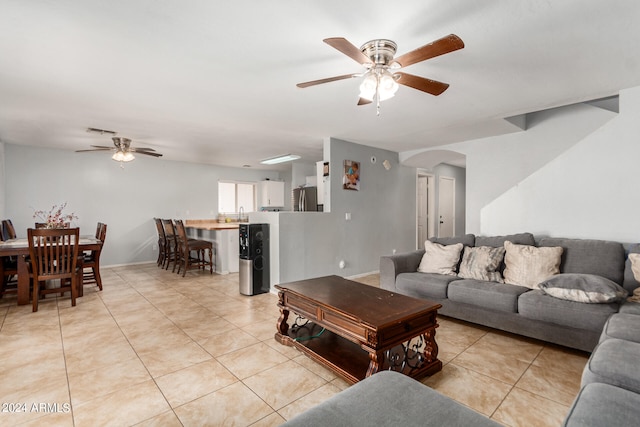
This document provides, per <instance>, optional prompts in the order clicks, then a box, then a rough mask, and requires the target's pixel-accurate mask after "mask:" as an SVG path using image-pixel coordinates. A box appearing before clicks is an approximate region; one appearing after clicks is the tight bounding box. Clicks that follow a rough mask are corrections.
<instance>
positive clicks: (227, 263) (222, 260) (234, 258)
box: [184, 219, 240, 274]
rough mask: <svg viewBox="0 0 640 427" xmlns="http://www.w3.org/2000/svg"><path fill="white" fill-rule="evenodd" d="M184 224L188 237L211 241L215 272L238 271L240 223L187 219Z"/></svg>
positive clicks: (227, 272)
mask: <svg viewBox="0 0 640 427" xmlns="http://www.w3.org/2000/svg"><path fill="white" fill-rule="evenodd" d="M184 225H185V228H186V229H187V235H188V236H189V237H192V238H194V239H202V240H207V241H209V242H211V243H213V256H214V263H215V271H216V273H218V274H229V273H237V272H238V269H239V263H238V257H239V251H238V249H239V243H238V229H239V228H240V223H238V222H218V221H217V220H215V219H188V220H186V221H185V224H184Z"/></svg>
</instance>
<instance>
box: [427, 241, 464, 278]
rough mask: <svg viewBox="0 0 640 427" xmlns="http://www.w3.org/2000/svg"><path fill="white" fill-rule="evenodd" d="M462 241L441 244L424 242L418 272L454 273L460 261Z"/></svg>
mask: <svg viewBox="0 0 640 427" xmlns="http://www.w3.org/2000/svg"><path fill="white" fill-rule="evenodd" d="M462 247H463V246H462V243H456V244H453V245H441V244H439V243H433V242H431V241H429V240H427V241H425V242H424V255H423V256H422V260H421V261H420V265H419V266H418V271H419V272H420V273H438V274H456V271H457V268H458V263H459V262H460V252H462Z"/></svg>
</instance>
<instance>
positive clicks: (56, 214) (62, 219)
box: [33, 202, 78, 228]
mask: <svg viewBox="0 0 640 427" xmlns="http://www.w3.org/2000/svg"><path fill="white" fill-rule="evenodd" d="M66 207H67V202H64V203H62V204H60V205H53V207H52V208H51V209H49V210H48V211H45V210H41V211H35V212H34V213H33V217H34V218H38V219H40V221H41V222H40V224H42V226H43V227H44V228H69V226H70V225H71V221H73V220H74V219H78V217H77V216H76V214H74V213H73V212H72V213H65V212H64V208H66Z"/></svg>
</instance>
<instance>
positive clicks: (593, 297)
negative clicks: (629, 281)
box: [538, 273, 627, 303]
mask: <svg viewBox="0 0 640 427" xmlns="http://www.w3.org/2000/svg"><path fill="white" fill-rule="evenodd" d="M538 288H539V289H540V290H541V291H542V292H544V293H545V294H547V295H551V296H552V297H556V298H560V299H566V300H569V301H576V302H584V303H608V302H620V301H622V300H623V299H625V298H626V297H627V291H626V289H624V288H623V287H622V286H620V285H618V284H617V283H615V282H612V281H611V280H609V279H606V278H604V277H602V276H596V275H595V274H577V273H563V274H556V275H555V276H551V277H549V278H548V279H547V280H544V281H542V282H541V283H540V284H538Z"/></svg>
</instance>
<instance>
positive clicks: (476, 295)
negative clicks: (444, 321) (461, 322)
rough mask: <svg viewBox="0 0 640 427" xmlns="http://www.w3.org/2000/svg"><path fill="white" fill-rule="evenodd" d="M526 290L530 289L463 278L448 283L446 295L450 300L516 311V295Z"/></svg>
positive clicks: (509, 311) (499, 309)
mask: <svg viewBox="0 0 640 427" xmlns="http://www.w3.org/2000/svg"><path fill="white" fill-rule="evenodd" d="M528 291H531V289H529V288H527V287H524V286H516V285H509V284H505V283H497V282H488V281H485V280H472V279H464V280H457V281H455V282H452V283H450V284H449V288H448V289H447V296H448V298H449V299H450V300H451V301H456V302H463V303H466V304H471V305H478V306H481V307H483V308H488V309H492V310H498V311H506V312H508V313H517V311H518V297H519V296H520V295H522V294H523V293H525V292H528Z"/></svg>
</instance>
